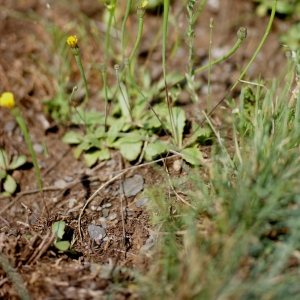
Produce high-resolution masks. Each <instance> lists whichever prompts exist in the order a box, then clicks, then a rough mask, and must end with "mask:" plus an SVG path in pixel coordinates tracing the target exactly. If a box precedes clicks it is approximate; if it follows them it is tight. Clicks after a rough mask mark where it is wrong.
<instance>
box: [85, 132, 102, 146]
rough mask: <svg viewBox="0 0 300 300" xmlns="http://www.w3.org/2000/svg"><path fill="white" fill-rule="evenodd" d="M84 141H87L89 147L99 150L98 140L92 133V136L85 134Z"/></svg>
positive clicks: (99, 143)
mask: <svg viewBox="0 0 300 300" xmlns="http://www.w3.org/2000/svg"><path fill="white" fill-rule="evenodd" d="M84 140H85V141H88V142H89V143H90V145H91V146H93V147H96V148H101V142H100V140H99V139H98V138H97V137H96V136H95V135H94V134H93V133H92V134H86V135H85V137H84Z"/></svg>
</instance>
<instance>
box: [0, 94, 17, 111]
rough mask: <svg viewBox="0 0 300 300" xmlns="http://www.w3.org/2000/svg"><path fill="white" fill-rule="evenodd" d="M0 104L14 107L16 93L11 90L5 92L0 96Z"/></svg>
mask: <svg viewBox="0 0 300 300" xmlns="http://www.w3.org/2000/svg"><path fill="white" fill-rule="evenodd" d="M0 106H4V107H7V108H13V107H14V106H15V99H14V94H13V93H10V92H5V93H3V94H2V96H1V97H0Z"/></svg>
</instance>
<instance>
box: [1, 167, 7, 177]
mask: <svg viewBox="0 0 300 300" xmlns="http://www.w3.org/2000/svg"><path fill="white" fill-rule="evenodd" d="M5 177H6V171H5V170H3V169H1V168H0V180H1V179H3V178H5Z"/></svg>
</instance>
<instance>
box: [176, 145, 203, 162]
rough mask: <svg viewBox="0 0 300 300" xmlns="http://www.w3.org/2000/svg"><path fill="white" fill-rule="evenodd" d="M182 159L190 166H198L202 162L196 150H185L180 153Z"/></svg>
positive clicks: (200, 154) (201, 157) (199, 153)
mask: <svg viewBox="0 0 300 300" xmlns="http://www.w3.org/2000/svg"><path fill="white" fill-rule="evenodd" d="M181 154H182V158H183V159H184V160H185V161H187V162H188V163H190V164H192V165H196V166H197V165H200V164H201V163H202V161H203V156H202V152H201V151H200V150H199V149H198V148H186V149H183V150H182V151H181Z"/></svg>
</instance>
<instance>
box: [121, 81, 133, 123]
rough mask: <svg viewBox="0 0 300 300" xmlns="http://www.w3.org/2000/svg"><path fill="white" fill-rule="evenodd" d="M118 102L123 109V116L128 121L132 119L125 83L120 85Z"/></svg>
mask: <svg viewBox="0 0 300 300" xmlns="http://www.w3.org/2000/svg"><path fill="white" fill-rule="evenodd" d="M118 100H119V104H120V107H121V111H122V116H123V117H125V118H126V120H130V119H131V117H130V105H129V97H128V93H127V89H126V86H125V84H124V83H123V82H121V83H120V89H119V92H118Z"/></svg>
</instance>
